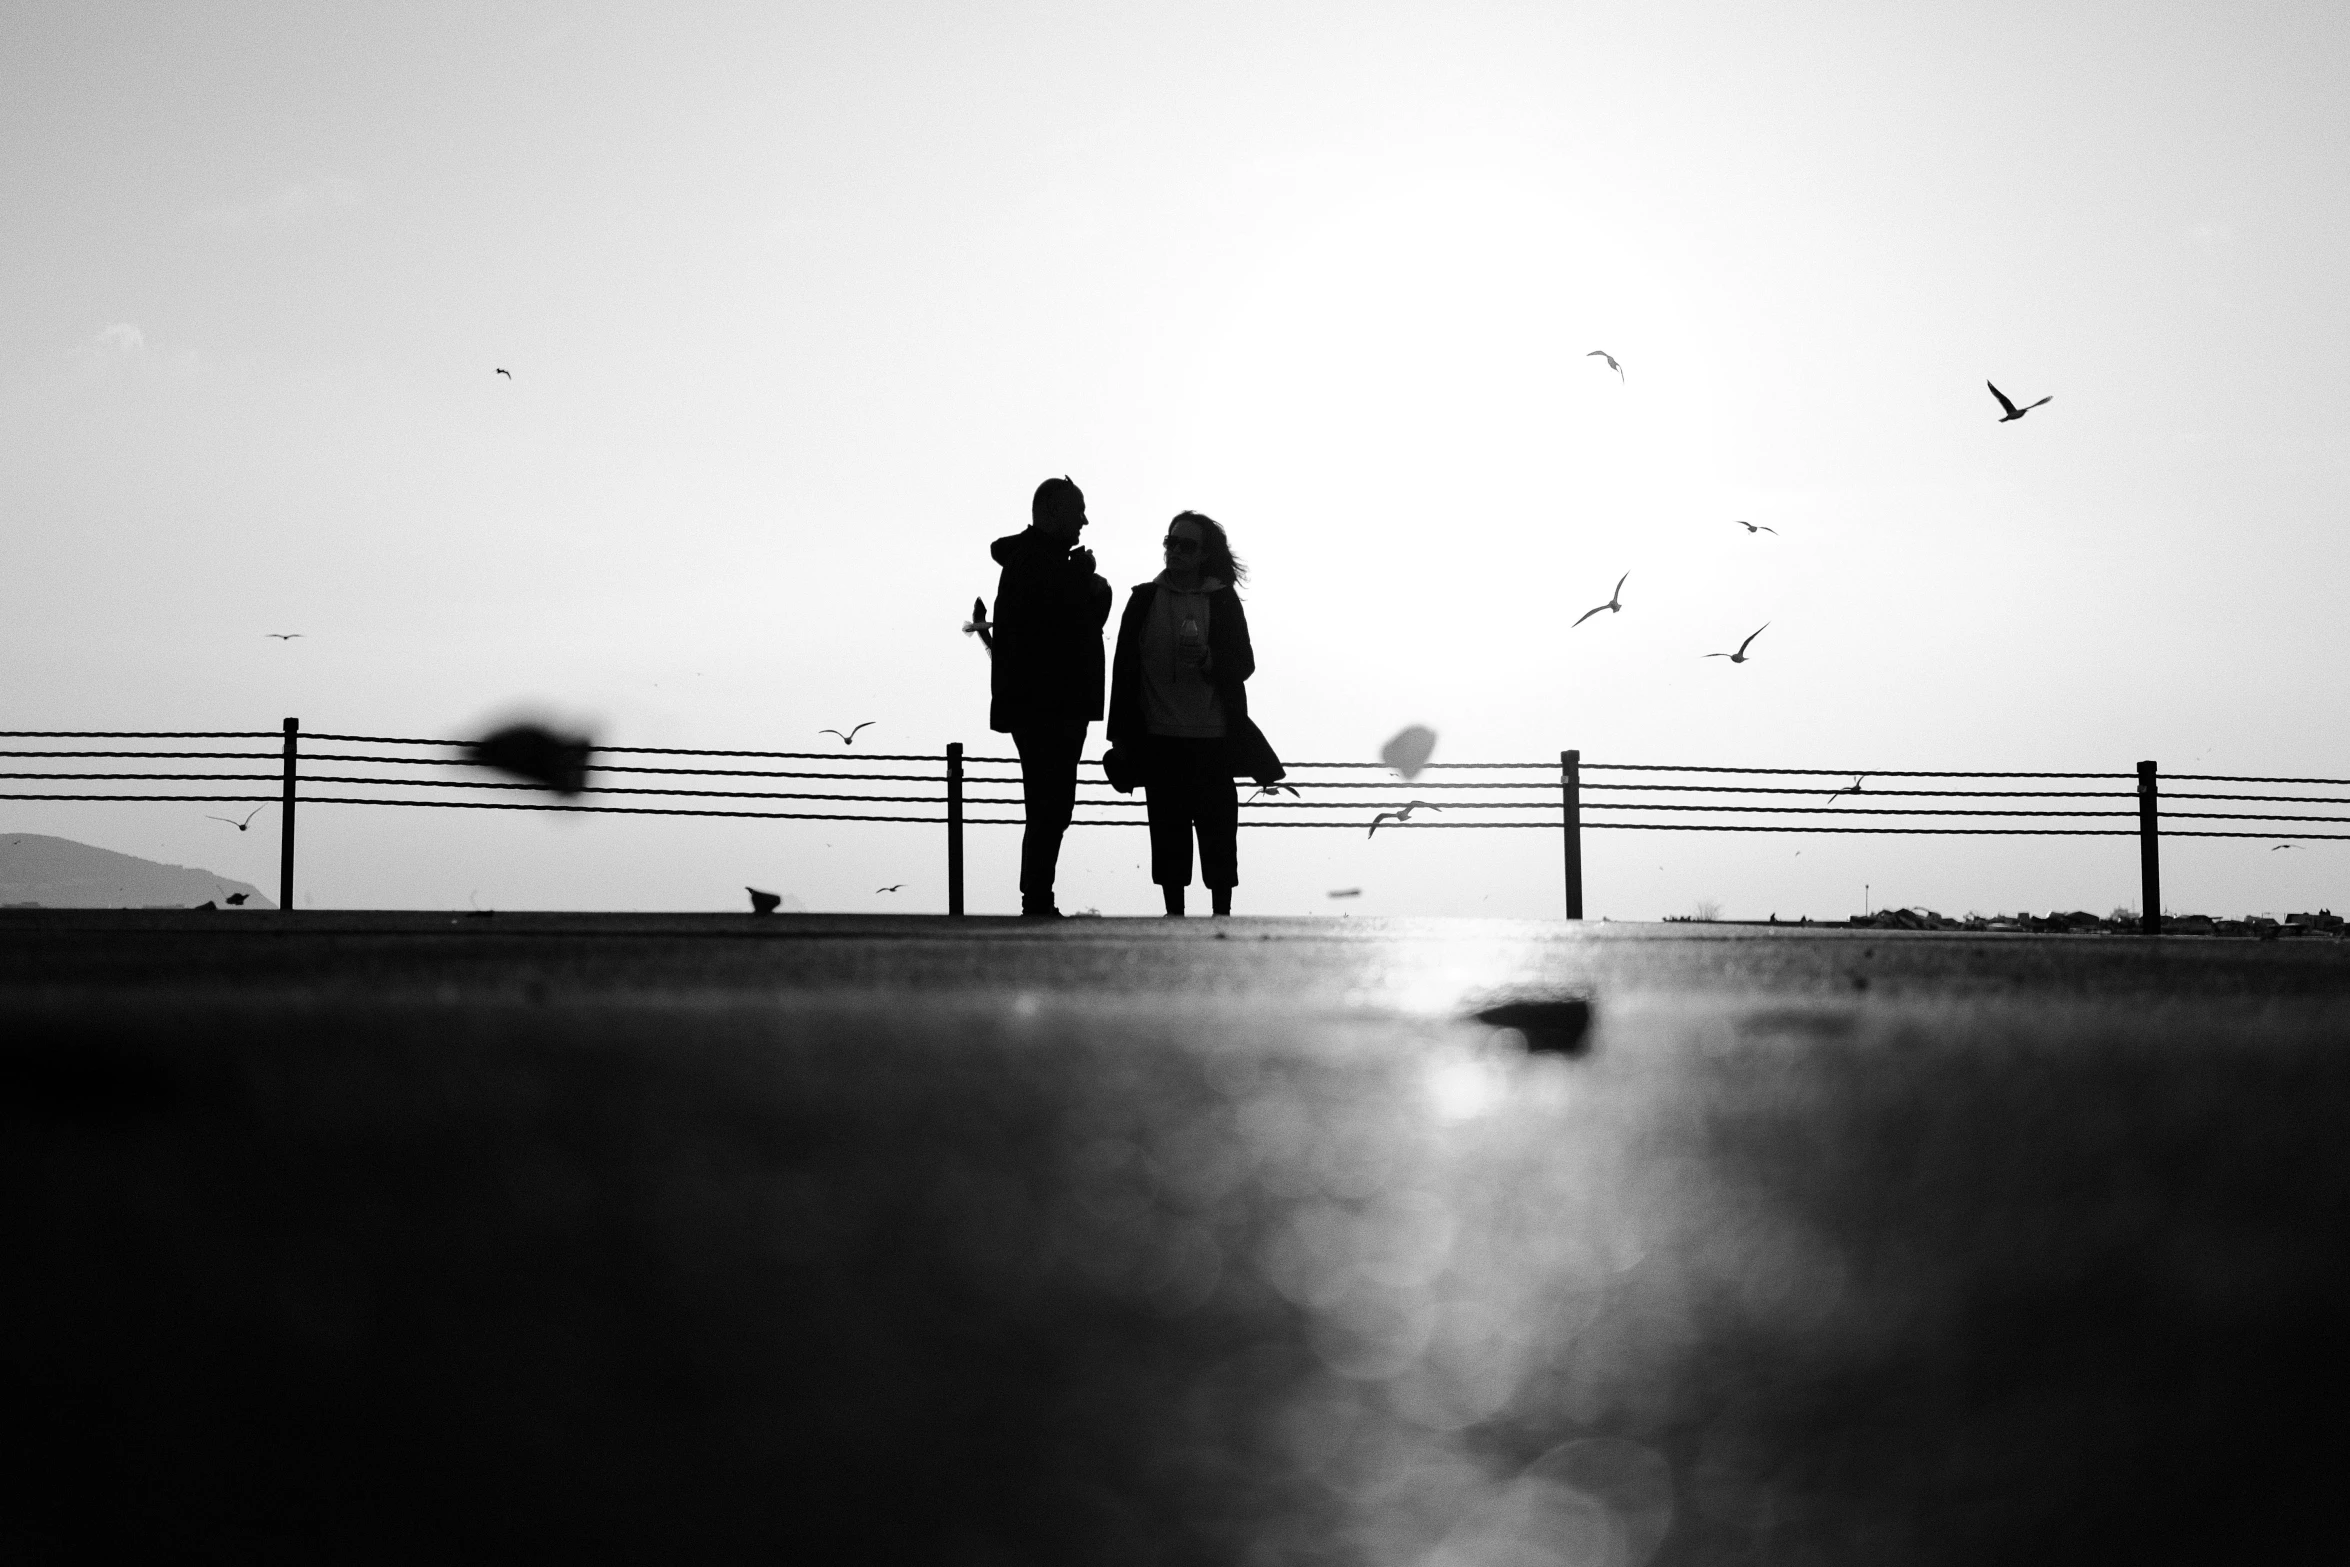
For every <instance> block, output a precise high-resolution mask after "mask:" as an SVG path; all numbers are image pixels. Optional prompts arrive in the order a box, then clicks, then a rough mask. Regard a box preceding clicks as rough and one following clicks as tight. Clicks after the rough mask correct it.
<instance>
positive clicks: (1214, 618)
mask: <svg viewBox="0 0 2350 1567" xmlns="http://www.w3.org/2000/svg"><path fill="white" fill-rule="evenodd" d="M1158 597H1159V584H1158V582H1157V581H1156V580H1155V579H1154V580H1152V581H1150V582H1144V583H1140V584H1138V585H1137V586H1136V587H1135V589H1134V592H1133V593H1132V594H1130V595H1129V596H1128V597H1127V600H1126V613H1125V614H1124V615H1123V616H1121V617H1120V618H1119V621H1118V649H1117V651H1116V652H1115V653H1113V654H1111V655H1110V722H1109V725H1108V728H1107V733H1108V735H1109V740H1110V744H1112V745H1120V744H1125V745H1140V744H1141V743H1142V742H1143V741H1145V740H1147V739H1148V738H1149V737H1150V723H1149V721H1148V719H1146V718H1145V717H1144V715H1143V707H1142V633H1143V628H1144V627H1145V626H1147V625H1149V624H1150V618H1151V606H1152V605H1153V604H1154V603H1156V602H1157V601H1158ZM1256 671H1257V655H1256V650H1255V649H1254V648H1253V647H1251V646H1250V645H1249V639H1248V612H1247V611H1246V610H1244V609H1242V608H1241V607H1240V595H1239V594H1238V593H1235V592H1233V591H1232V588H1231V586H1230V585H1229V584H1227V585H1225V586H1224V587H1220V588H1218V589H1216V590H1215V591H1214V592H1212V593H1210V594H1209V595H1208V682H1209V684H1211V685H1213V686H1214V687H1215V688H1216V696H1217V698H1218V699H1219V700H1220V701H1221V702H1222V703H1223V704H1224V746H1225V749H1226V750H1227V751H1228V752H1230V754H1231V761H1232V774H1233V776H1234V777H1236V778H1254V779H1255V780H1256V781H1257V782H1258V783H1261V784H1263V783H1271V782H1273V781H1274V780H1275V779H1278V778H1280V777H1281V776H1283V774H1284V773H1285V772H1286V771H1287V769H1285V768H1284V767H1283V766H1282V765H1281V759H1280V758H1279V757H1278V756H1275V755H1274V754H1273V747H1272V746H1271V745H1270V744H1269V743H1268V742H1267V741H1266V739H1265V736H1264V732H1263V731H1262V730H1260V729H1258V728H1257V726H1256V724H1255V723H1254V722H1253V721H1252V720H1251V719H1250V718H1249V716H1248V684H1247V681H1248V677H1249V676H1251V675H1253V674H1255V673H1256Z"/></svg>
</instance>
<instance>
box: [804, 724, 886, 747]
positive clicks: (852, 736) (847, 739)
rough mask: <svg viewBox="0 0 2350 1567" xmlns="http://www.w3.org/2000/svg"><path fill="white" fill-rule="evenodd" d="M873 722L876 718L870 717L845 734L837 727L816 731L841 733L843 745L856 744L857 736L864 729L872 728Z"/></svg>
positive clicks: (824, 733)
mask: <svg viewBox="0 0 2350 1567" xmlns="http://www.w3.org/2000/svg"><path fill="white" fill-rule="evenodd" d="M873 724H874V720H872V719H870V718H868V719H866V720H865V721H864V722H863V723H861V724H859V725H858V726H857V727H856V728H855V729H852V730H850V731H849V732H848V733H847V734H845V735H841V734H840V731H839V730H837V729H819V730H817V731H816V732H817V733H818V734H820V735H840V743H841V744H842V745H854V744H855V743H856V740H857V736H858V735H859V734H860V733H861V732H863V731H864V730H867V729H870V728H872V727H873Z"/></svg>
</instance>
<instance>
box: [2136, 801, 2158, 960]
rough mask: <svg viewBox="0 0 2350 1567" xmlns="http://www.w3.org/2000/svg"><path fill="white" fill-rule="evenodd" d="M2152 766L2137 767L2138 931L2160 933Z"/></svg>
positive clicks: (2156, 825)
mask: <svg viewBox="0 0 2350 1567" xmlns="http://www.w3.org/2000/svg"><path fill="white" fill-rule="evenodd" d="M2156 805H2157V794H2156V785H2155V781H2154V764H2153V763H2152V762H2140V763H2139V764H2138V883H2139V885H2138V896H2139V899H2140V900H2141V901H2140V903H2139V905H2138V907H2139V910H2140V913H2139V916H2138V930H2139V933H2140V934H2141V935H2147V936H2159V935H2161V934H2162V828H2161V825H2160V821H2161V818H2160V816H2159V814H2158V812H2157V810H2156Z"/></svg>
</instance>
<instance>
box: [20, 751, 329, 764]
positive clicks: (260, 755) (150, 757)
mask: <svg viewBox="0 0 2350 1567" xmlns="http://www.w3.org/2000/svg"><path fill="white" fill-rule="evenodd" d="M282 755H283V753H282V752H278V751H0V757H12V758H15V759H18V760H21V761H32V760H44V761H45V760H49V759H52V758H54V759H58V760H63V759H65V758H68V757H89V756H117V757H124V758H128V759H135V760H139V761H158V762H164V761H209V762H274V761H277V760H279V759H280V758H281V757H282Z"/></svg>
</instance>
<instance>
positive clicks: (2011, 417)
mask: <svg viewBox="0 0 2350 1567" xmlns="http://www.w3.org/2000/svg"><path fill="white" fill-rule="evenodd" d="M1983 384H1984V385H1985V386H1991V383H1990V382H1988V381H1985V382H1984V383H1983ZM1991 395H1992V396H1993V397H1996V398H1998V399H1999V406H2000V407H2002V408H2004V409H2006V410H2007V412H2005V413H2003V414H2001V415H2000V416H1999V422H2000V423H2001V424H2012V423H2014V422H2015V421H2016V420H2018V419H2021V418H2022V417H2023V416H2024V415H2026V414H2028V413H2030V412H2031V411H2032V410H2033V409H2035V408H2037V407H2039V406H2040V403H2052V402H2054V401H2056V394H2055V393H2054V392H2051V393H2049V394H2048V395H2047V396H2046V397H2043V398H2041V399H2040V403H2026V404H2024V405H2023V407H2021V408H2018V407H2017V406H2016V405H2015V404H2014V403H2013V402H2011V401H2009V400H2008V396H2007V394H2006V393H2005V392H2003V391H2001V390H2000V389H1999V388H1998V387H1996V386H1991Z"/></svg>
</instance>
